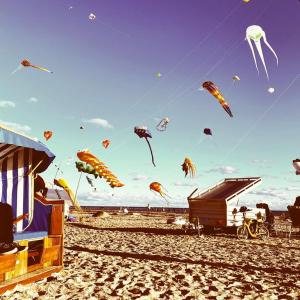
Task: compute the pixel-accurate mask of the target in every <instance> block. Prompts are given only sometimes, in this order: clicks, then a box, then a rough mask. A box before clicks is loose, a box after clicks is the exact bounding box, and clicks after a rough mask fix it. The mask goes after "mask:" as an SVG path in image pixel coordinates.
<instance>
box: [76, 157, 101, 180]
mask: <svg viewBox="0 0 300 300" xmlns="http://www.w3.org/2000/svg"><path fill="white" fill-rule="evenodd" d="M75 166H76V168H77V170H78V172H83V173H86V174H90V175H94V177H95V179H97V178H98V176H99V174H98V173H97V171H96V170H95V169H94V168H93V167H92V166H89V165H87V164H86V163H83V162H81V161H76V162H75Z"/></svg>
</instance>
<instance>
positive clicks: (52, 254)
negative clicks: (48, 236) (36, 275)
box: [41, 245, 60, 264]
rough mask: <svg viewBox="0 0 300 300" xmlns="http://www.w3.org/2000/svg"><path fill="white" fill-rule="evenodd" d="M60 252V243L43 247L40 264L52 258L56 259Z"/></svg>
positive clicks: (50, 260)
mask: <svg viewBox="0 0 300 300" xmlns="http://www.w3.org/2000/svg"><path fill="white" fill-rule="evenodd" d="M59 252H60V245H55V246H52V247H49V248H44V250H43V254H42V257H41V264H44V263H47V262H53V261H54V260H57V259H58V257H59Z"/></svg>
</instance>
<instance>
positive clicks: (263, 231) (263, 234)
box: [257, 225, 269, 240]
mask: <svg viewBox="0 0 300 300" xmlns="http://www.w3.org/2000/svg"><path fill="white" fill-rule="evenodd" d="M257 237H258V238H259V239H261V240H266V239H267V238H268V237H269V230H268V228H267V227H266V226H265V225H260V226H259V227H258V229H257Z"/></svg>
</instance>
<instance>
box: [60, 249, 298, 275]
mask: <svg viewBox="0 0 300 300" xmlns="http://www.w3.org/2000/svg"><path fill="white" fill-rule="evenodd" d="M65 249H68V250H73V251H78V252H87V253H91V254H95V255H107V256H118V257H121V258H124V259H125V258H134V259H139V260H150V261H163V262H173V263H174V262H177V263H183V264H194V265H201V266H203V267H205V266H208V267H212V268H223V269H229V270H233V271H235V270H243V271H245V272H247V273H248V274H249V273H253V274H255V273H256V272H257V271H259V272H265V273H270V274H275V273H285V274H289V275H294V274H295V275H296V274H299V270H295V269H292V268H289V267H284V268H282V267H281V268H280V269H279V268H274V267H258V266H253V265H247V264H244V265H240V264H229V263H225V262H212V261H209V260H203V259H200V260H193V259H190V258H177V257H171V256H165V255H155V254H145V253H142V254H139V253H132V252H119V251H109V250H97V249H89V248H86V247H81V246H71V247H65Z"/></svg>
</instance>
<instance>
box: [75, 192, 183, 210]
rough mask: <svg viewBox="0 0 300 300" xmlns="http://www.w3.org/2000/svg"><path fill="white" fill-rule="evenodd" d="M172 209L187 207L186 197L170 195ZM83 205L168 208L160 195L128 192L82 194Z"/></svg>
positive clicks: (80, 200) (80, 198) (79, 196)
mask: <svg viewBox="0 0 300 300" xmlns="http://www.w3.org/2000/svg"><path fill="white" fill-rule="evenodd" d="M170 196H172V198H171V199H170V207H187V205H188V202H187V200H186V195H174V194H172V195H170ZM78 199H79V202H80V204H81V205H87V206H88V205H94V206H111V205H113V206H123V207H124V206H140V207H146V206H147V205H148V204H150V205H151V206H152V207H154V206H158V207H162V206H166V204H167V203H166V201H165V200H164V199H163V198H162V197H160V195H159V194H154V193H152V192H151V191H149V190H148V191H145V192H143V193H140V192H130V191H127V190H114V191H112V190H100V189H99V190H97V191H95V192H94V191H93V192H86V193H81V194H79V195H78Z"/></svg>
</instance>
